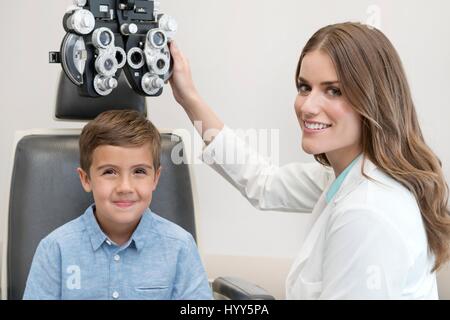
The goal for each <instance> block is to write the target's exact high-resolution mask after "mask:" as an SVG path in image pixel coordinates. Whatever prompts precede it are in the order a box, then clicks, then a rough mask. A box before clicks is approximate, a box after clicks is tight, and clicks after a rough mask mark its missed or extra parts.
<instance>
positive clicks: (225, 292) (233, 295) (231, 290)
mask: <svg viewBox="0 0 450 320" xmlns="http://www.w3.org/2000/svg"><path fill="white" fill-rule="evenodd" d="M212 288H213V291H214V293H215V294H216V295H219V294H220V295H221V296H222V297H223V298H226V299H233V300H275V298H274V297H273V296H271V295H270V294H269V293H268V292H267V291H266V290H265V289H263V288H261V287H259V286H257V285H255V284H253V283H250V282H247V281H245V280H243V279H240V278H236V277H218V278H216V279H214V282H213V284H212Z"/></svg>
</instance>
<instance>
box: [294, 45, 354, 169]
mask: <svg viewBox="0 0 450 320" xmlns="http://www.w3.org/2000/svg"><path fill="white" fill-rule="evenodd" d="M297 81H298V83H299V85H298V95H297V98H296V100H295V112H296V114H297V118H298V121H299V123H300V127H301V129H302V132H303V138H302V147H303V150H304V151H305V152H306V153H309V154H321V153H326V155H327V158H328V160H329V161H330V162H332V160H333V159H334V160H336V159H341V158H342V157H343V158H349V159H350V160H351V159H353V158H354V157H356V156H357V155H358V154H359V153H360V150H361V147H360V143H361V117H360V115H359V114H358V113H357V112H356V111H354V109H353V108H352V106H351V104H350V103H349V102H348V101H347V99H345V97H344V96H342V93H341V90H340V83H339V81H338V77H337V75H336V70H335V68H334V65H333V62H332V61H331V59H330V57H329V56H328V54H326V53H324V52H323V51H319V50H315V51H312V52H309V53H307V54H306V55H305V57H304V58H303V60H302V64H301V66H300V75H299V79H298V80H297ZM332 164H333V163H332Z"/></svg>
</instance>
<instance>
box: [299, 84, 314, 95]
mask: <svg viewBox="0 0 450 320" xmlns="http://www.w3.org/2000/svg"><path fill="white" fill-rule="evenodd" d="M297 89H298V93H300V94H305V93H307V92H308V91H311V88H310V87H309V86H308V85H307V84H304V83H299V84H298V86H297Z"/></svg>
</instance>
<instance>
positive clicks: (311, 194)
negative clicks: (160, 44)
mask: <svg viewBox="0 0 450 320" xmlns="http://www.w3.org/2000/svg"><path fill="white" fill-rule="evenodd" d="M170 50H171V54H172V57H173V60H174V68H173V75H172V78H171V80H170V84H171V87H172V91H173V95H174V97H175V100H176V101H177V102H178V103H179V104H180V105H181V106H182V107H183V108H184V110H185V111H186V113H187V115H188V116H189V118H190V119H191V121H192V123H193V124H194V126H195V127H196V129H197V131H198V132H199V134H200V135H201V137H202V139H203V141H204V142H205V143H206V144H207V145H208V146H207V148H206V149H205V151H204V153H203V160H204V162H205V163H207V164H208V165H210V166H211V167H212V168H213V169H214V170H216V171H217V172H218V173H219V174H220V175H222V176H223V177H224V178H225V179H226V180H227V181H229V182H230V183H231V184H232V185H234V186H235V187H236V188H237V189H238V190H239V191H240V192H241V193H242V195H243V196H244V197H245V198H247V200H249V201H250V203H251V204H252V205H253V206H254V207H256V208H258V209H261V210H279V211H292V212H305V213H309V212H311V211H312V209H313V207H314V205H315V204H316V202H317V200H318V199H319V197H320V195H321V193H322V191H323V189H324V188H325V186H326V184H327V183H328V181H329V178H330V174H331V175H332V173H331V172H330V171H328V170H326V169H325V168H324V167H323V166H321V165H319V164H318V163H312V164H311V163H309V164H300V163H299V164H291V165H287V166H284V167H281V168H280V167H278V166H276V165H273V164H271V163H270V162H269V161H267V160H266V159H264V158H263V157H261V156H260V155H259V154H258V153H257V152H255V151H253V150H252V149H251V148H250V147H249V146H248V145H247V144H246V143H245V142H244V141H243V140H242V139H240V138H239V137H237V136H236V135H235V134H234V133H233V131H232V130H230V129H229V128H227V127H226V126H224V124H223V122H222V121H221V120H220V119H219V117H218V116H217V115H216V114H215V112H214V111H213V110H212V109H211V108H210V107H209V106H208V104H207V103H206V102H205V101H204V100H203V99H202V98H201V96H200V94H199V93H198V91H197V89H196V88H195V84H194V81H193V80H192V76H191V71H190V68H189V63H188V61H187V59H186V57H185V56H184V55H183V54H182V52H181V51H180V50H179V49H178V47H177V46H176V45H175V43H174V42H171V44H170ZM197 121H200V125H197V124H196V122H197Z"/></svg>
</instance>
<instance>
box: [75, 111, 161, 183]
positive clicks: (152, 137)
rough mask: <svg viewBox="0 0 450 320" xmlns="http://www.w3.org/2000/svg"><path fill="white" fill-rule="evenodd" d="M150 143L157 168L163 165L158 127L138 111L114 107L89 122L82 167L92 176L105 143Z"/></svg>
mask: <svg viewBox="0 0 450 320" xmlns="http://www.w3.org/2000/svg"><path fill="white" fill-rule="evenodd" d="M146 143H150V151H151V153H152V156H153V167H154V170H158V168H159V166H160V154H161V136H160V134H159V131H158V129H156V127H155V126H154V125H153V123H151V121H150V120H148V119H147V118H146V117H145V116H144V115H142V114H141V113H139V112H137V111H134V110H111V111H105V112H102V113H101V114H99V115H98V116H97V117H96V118H95V119H94V120H91V121H89V122H88V124H87V125H86V126H85V127H84V128H83V131H82V132H81V135H80V140H79V147H80V167H81V169H83V170H84V171H85V172H86V173H87V175H88V176H89V168H90V167H91V164H92V155H93V153H94V150H95V148H97V147H99V146H102V145H111V146H120V147H140V146H142V145H144V144H146Z"/></svg>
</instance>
